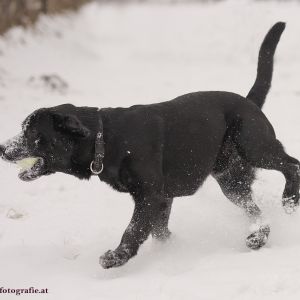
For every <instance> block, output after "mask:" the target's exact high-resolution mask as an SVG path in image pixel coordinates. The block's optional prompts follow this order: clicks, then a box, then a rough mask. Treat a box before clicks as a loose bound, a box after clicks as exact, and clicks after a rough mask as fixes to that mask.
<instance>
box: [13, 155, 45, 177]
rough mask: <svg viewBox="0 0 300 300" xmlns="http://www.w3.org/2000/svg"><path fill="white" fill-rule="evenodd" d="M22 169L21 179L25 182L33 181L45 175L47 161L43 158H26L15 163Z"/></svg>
mask: <svg viewBox="0 0 300 300" xmlns="http://www.w3.org/2000/svg"><path fill="white" fill-rule="evenodd" d="M15 163H16V164H17V165H18V166H19V167H20V168H21V170H20V172H19V175H18V176H19V178H20V179H21V180H23V181H32V180H35V179H37V178H39V177H41V176H42V175H43V174H44V173H45V160H44V159H43V158H42V157H26V158H23V159H21V160H17V161H15Z"/></svg>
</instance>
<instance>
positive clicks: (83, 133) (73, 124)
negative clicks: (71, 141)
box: [53, 113, 90, 138]
mask: <svg viewBox="0 0 300 300" xmlns="http://www.w3.org/2000/svg"><path fill="white" fill-rule="evenodd" d="M53 123H54V128H55V129H56V130H58V131H61V132H65V133H68V134H71V135H74V136H77V137H82V138H85V137H88V136H89V135H90V131H89V129H88V128H87V127H85V126H84V125H83V124H82V123H81V121H80V120H79V119H78V118H77V117H76V116H74V115H71V114H61V113H54V114H53Z"/></svg>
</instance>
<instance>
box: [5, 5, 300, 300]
mask: <svg viewBox="0 0 300 300" xmlns="http://www.w3.org/2000/svg"><path fill="white" fill-rule="evenodd" d="M299 14H300V5H299V4H297V3H295V2H289V3H283V2H279V3H276V2H275V3H274V2H272V3H270V2H267V3H260V2H256V3H253V2H247V1H234V0H231V1H228V2H221V3H219V4H211V5H197V4H188V5H181V4H180V5H175V6H167V5H158V4H152V5H150V4H148V5H146V4H145V5H139V6H138V5H131V6H120V7H119V6H100V5H99V6H98V5H96V4H90V5H88V6H86V7H85V8H84V9H82V10H81V11H80V12H79V13H78V14H76V15H70V16H67V17H56V18H53V19H49V18H44V19H42V20H41V21H40V22H39V24H38V26H37V27H36V28H35V29H34V30H31V31H27V32H24V31H22V30H20V29H15V30H12V31H11V32H9V34H8V35H7V36H6V37H5V38H2V39H0V109H1V118H0V128H1V131H0V140H1V141H4V140H5V139H6V138H8V137H11V136H13V135H14V134H15V133H17V132H18V131H19V130H20V123H21V121H22V120H23V119H24V118H25V117H26V115H28V114H29V113H31V112H32V111H33V110H34V109H36V108H39V107H44V106H53V105H57V104H60V103H65V102H71V103H73V104H76V105H91V106H99V107H107V106H112V107H114V106H129V105H132V104H136V103H151V102H159V101H164V100H168V99H171V98H173V97H175V96H178V95H180V94H183V93H186V92H190V91H196V90H228V91H233V92H237V93H240V94H242V95H246V94H247V92H248V90H249V88H250V87H251V85H252V83H253V80H254V78H255V70H256V63H257V52H258V48H259V45H260V43H261V41H262V39H263V37H264V35H265V33H266V32H267V30H268V29H269V28H270V27H271V25H273V23H275V22H276V21H279V20H282V21H286V22H287V25H288V26H287V29H286V32H285V33H284V35H283V38H282V40H281V42H280V45H279V47H278V52H277V54H276V65H275V74H274V75H275V76H274V80H273V89H272V91H271V93H270V95H269V97H268V100H267V103H266V105H265V108H264V111H265V113H266V114H267V116H268V117H269V119H270V120H271V122H272V123H273V125H274V127H275V129H276V131H277V135H278V137H279V139H280V140H281V141H282V142H283V143H284V145H285V146H286V149H287V150H288V152H289V153H290V154H291V155H294V156H296V157H298V158H300V138H299V136H298V130H297V129H299V128H300V119H299V118H298V116H299V111H298V110H299V108H300V82H299V76H300V52H299V49H300V38H299V32H300V19H299ZM49 74H57V75H59V76H60V77H61V78H63V79H64V80H65V81H66V82H67V83H68V88H63V89H62V90H60V91H57V90H54V91H53V90H51V89H50V88H49V87H47V86H45V83H44V82H43V80H41V79H40V77H41V76H43V75H49ZM0 177H1V198H0V266H1V268H0V287H1V286H3V287H5V288H28V287H30V286H34V287H35V288H48V290H49V294H48V295H35V297H33V296H31V297H28V299H56V300H60V299H63V300H65V299H72V300H82V299H87V300H93V299H97V300H99V299H101V300H102V299H103V300H106V299H108V300H109V299H156V300H159V299H176V300H179V299H189V300H193V299H203V300H210V299H220V298H221V299H238V300H240V299H283V298H285V299H299V297H300V262H299V260H300V215H299V212H297V213H296V214H295V215H293V216H286V215H285V214H284V213H283V211H282V209H281V207H280V198H281V193H282V190H283V185H284V180H283V177H282V176H281V174H279V173H276V172H271V171H268V172H267V171H261V172H259V173H258V180H257V181H256V183H255V186H254V191H255V199H256V201H257V203H259V204H260V206H261V207H262V209H263V211H264V213H265V215H266V218H268V219H269V220H270V224H271V226H272V227H271V230H272V231H271V236H270V239H269V242H268V245H267V246H266V247H265V248H264V249H261V250H260V251H258V252H255V251H249V250H248V249H247V248H246V247H245V237H246V236H247V235H248V233H249V223H248V221H247V219H246V217H245V216H244V214H243V212H242V211H241V210H240V209H239V208H237V207H235V206H234V205H233V204H231V203H230V202H229V201H228V200H227V199H226V198H225V197H224V196H223V195H222V193H221V191H220V189H219V187H218V186H217V185H216V183H215V182H214V181H213V180H212V179H211V178H209V179H208V180H207V181H206V183H205V184H204V186H203V188H201V190H199V192H198V193H197V194H196V195H195V196H193V197H186V198H179V199H176V200H175V204H174V208H173V213H172V216H171V221H170V228H171V230H172V231H173V233H174V235H173V237H172V239H171V240H170V242H168V243H167V244H165V245H161V244H159V243H157V242H155V241H152V240H151V239H149V240H148V241H147V242H146V243H145V244H144V245H143V247H142V248H141V250H140V252H139V255H138V256H137V257H136V258H134V259H132V260H131V261H130V262H129V263H128V264H127V265H125V266H124V267H122V268H119V269H113V270H103V269H102V268H101V267H100V266H99V265H98V257H99V256H100V255H101V254H102V253H103V252H105V251H106V250H108V249H113V248H114V247H115V246H117V245H118V242H119V240H120V237H121V234H122V232H123V230H124V229H125V227H126V225H127V223H128V221H129V219H130V215H131V212H132V208H133V205H132V202H131V200H130V199H129V196H127V195H123V194H118V193H117V192H114V191H113V190H111V189H110V188H109V187H107V186H106V185H104V184H102V183H100V182H99V181H98V180H97V179H96V178H93V180H91V181H89V182H86V181H78V180H77V179H75V178H72V177H69V176H66V175H62V174H56V175H53V176H50V177H47V178H41V179H39V180H38V181H35V182H33V183H30V184H29V183H23V182H21V181H19V180H18V178H17V170H16V169H15V167H14V166H11V165H8V164H5V163H3V162H1V163H0ZM14 297H16V296H14V295H7V294H6V295H4V294H0V299H13V298H14ZM22 298H24V299H25V298H26V299H27V297H26V296H25V295H23V296H22Z"/></svg>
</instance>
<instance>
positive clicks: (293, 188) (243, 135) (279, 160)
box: [235, 117, 300, 213]
mask: <svg viewBox="0 0 300 300" xmlns="http://www.w3.org/2000/svg"><path fill="white" fill-rule="evenodd" d="M253 120H254V119H253V118H252V119H249V118H245V119H243V120H242V124H241V127H240V129H239V131H238V132H237V134H236V135H235V142H236V147H237V150H238V152H239V154H240V156H242V157H243V159H245V160H246V161H247V162H248V163H249V164H250V165H251V166H252V167H255V168H263V169H268V170H276V171H279V172H281V173H282V174H283V175H284V177H285V180H286V184H285V188H284V192H283V200H282V204H283V207H284V209H285V210H286V212H287V213H291V212H292V211H294V210H295V209H296V207H297V206H298V205H299V188H300V173H299V169H300V163H299V161H298V160H297V159H295V158H293V157H291V156H289V155H288V154H286V153H285V151H284V149H283V146H282V145H281V143H280V142H279V141H278V140H277V139H276V137H275V133H274V131H273V128H272V126H271V124H269V123H268V122H267V120H266V119H263V118H260V117H256V118H255V122H253Z"/></svg>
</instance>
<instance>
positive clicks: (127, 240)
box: [100, 195, 161, 269]
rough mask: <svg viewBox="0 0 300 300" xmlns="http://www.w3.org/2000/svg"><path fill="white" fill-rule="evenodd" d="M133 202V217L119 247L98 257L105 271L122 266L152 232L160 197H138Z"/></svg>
mask: <svg viewBox="0 0 300 300" xmlns="http://www.w3.org/2000/svg"><path fill="white" fill-rule="evenodd" d="M134 200H135V208H134V212H133V216H132V219H131V221H130V223H129V225H128V227H127V229H126V230H125V232H124V234H123V237H122V240H121V243H120V245H119V246H118V247H117V248H116V249H115V250H114V251H112V250H109V251H107V252H106V253H105V254H104V255H102V256H101V257H100V264H101V265H102V267H103V268H105V269H108V268H113V267H119V266H122V265H124V264H125V263H126V262H127V261H128V260H129V259H130V258H131V257H133V256H134V255H136V254H137V251H138V249H139V247H140V245H141V244H142V243H143V242H144V241H145V240H146V239H147V238H148V236H149V234H150V232H151V230H152V225H153V220H154V219H155V216H156V215H157V213H158V209H159V203H160V202H161V201H160V200H161V197H160V196H158V195H151V196H150V195H148V196H142V195H140V196H139V197H135V199H134Z"/></svg>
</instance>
